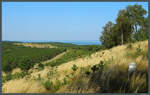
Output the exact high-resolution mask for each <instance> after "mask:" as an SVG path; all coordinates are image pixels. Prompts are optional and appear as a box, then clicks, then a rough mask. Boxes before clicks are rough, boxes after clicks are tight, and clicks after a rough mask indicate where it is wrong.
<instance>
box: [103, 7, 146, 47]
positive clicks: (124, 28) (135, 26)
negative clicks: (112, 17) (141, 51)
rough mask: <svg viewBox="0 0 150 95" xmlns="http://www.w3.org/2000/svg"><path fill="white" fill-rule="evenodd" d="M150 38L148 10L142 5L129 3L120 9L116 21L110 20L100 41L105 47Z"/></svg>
mask: <svg viewBox="0 0 150 95" xmlns="http://www.w3.org/2000/svg"><path fill="white" fill-rule="evenodd" d="M146 39H148V16H147V11H146V10H145V9H143V8H142V6H141V5H137V4H135V5H129V6H127V7H126V8H125V9H123V10H120V11H119V13H118V17H117V19H116V23H112V22H111V21H109V22H108V23H107V24H106V25H105V26H104V27H103V31H102V35H101V36H100V42H101V43H102V45H103V46H104V47H105V48H112V47H113V46H117V45H121V44H126V43H130V42H136V41H143V40H146Z"/></svg>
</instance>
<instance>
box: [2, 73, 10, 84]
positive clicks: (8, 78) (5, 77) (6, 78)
mask: <svg viewBox="0 0 150 95" xmlns="http://www.w3.org/2000/svg"><path fill="white" fill-rule="evenodd" d="M11 79H12V75H11V73H10V72H9V73H7V75H6V76H3V77H2V81H3V82H6V81H9V80H11Z"/></svg>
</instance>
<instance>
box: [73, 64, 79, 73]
mask: <svg viewBox="0 0 150 95" xmlns="http://www.w3.org/2000/svg"><path fill="white" fill-rule="evenodd" d="M77 69H78V67H77V65H75V64H74V65H73V66H72V70H73V71H74V72H75V71H76V70H77Z"/></svg>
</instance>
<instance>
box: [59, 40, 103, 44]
mask: <svg viewBox="0 0 150 95" xmlns="http://www.w3.org/2000/svg"><path fill="white" fill-rule="evenodd" d="M62 42H63V43H71V44H76V45H101V43H100V42H99V41H62Z"/></svg>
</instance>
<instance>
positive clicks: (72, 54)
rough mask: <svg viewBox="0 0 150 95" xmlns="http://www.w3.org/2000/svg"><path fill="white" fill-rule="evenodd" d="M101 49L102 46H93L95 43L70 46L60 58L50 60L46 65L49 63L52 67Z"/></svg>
mask: <svg viewBox="0 0 150 95" xmlns="http://www.w3.org/2000/svg"><path fill="white" fill-rule="evenodd" d="M102 49H103V48H102V47H100V46H95V45H90V46H80V47H72V48H71V49H68V52H66V53H65V54H64V55H63V56H62V57H61V58H58V59H56V60H54V61H51V62H49V63H47V65H50V66H52V67H54V66H58V65H61V64H63V63H66V62H68V61H71V60H75V59H77V58H82V57H85V56H87V55H90V54H92V53H94V52H96V51H98V50H102Z"/></svg>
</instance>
